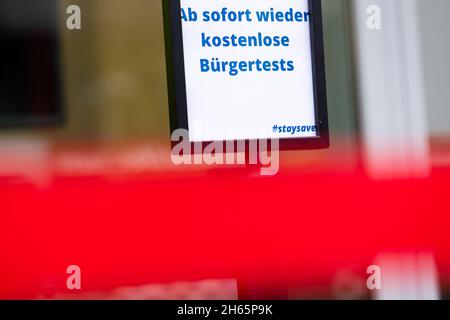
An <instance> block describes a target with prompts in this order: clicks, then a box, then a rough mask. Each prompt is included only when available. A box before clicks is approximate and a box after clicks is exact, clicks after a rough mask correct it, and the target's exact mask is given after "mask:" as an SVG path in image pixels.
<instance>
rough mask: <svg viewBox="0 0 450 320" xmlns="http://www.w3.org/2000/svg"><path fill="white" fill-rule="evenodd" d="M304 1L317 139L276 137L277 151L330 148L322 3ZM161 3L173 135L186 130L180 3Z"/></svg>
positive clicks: (187, 123) (205, 144) (165, 1)
mask: <svg viewBox="0 0 450 320" xmlns="http://www.w3.org/2000/svg"><path fill="white" fill-rule="evenodd" d="M308 1H309V11H310V14H311V22H310V34H311V53H312V54H311V59H312V68H313V87H314V109H315V115H316V127H317V136H316V137H306V138H298V137H296V138H280V139H279V150H307V149H326V148H328V147H329V146H330V135H329V126H328V110H327V94H326V75H325V55H324V43H323V25H322V4H321V0H308ZM162 3H163V14H164V34H165V44H166V64H167V83H168V98H169V114H170V126H171V132H174V131H175V130H177V129H186V130H189V121H188V105H187V96H186V75H185V65H184V50H183V32H182V20H181V4H180V0H162ZM261 139H262V138H261ZM212 142H213V141H203V142H202V144H203V145H204V146H207V145H209V144H211V143H212ZM224 142H225V141H224ZM246 142H248V140H246ZM194 149H195V148H191V150H194Z"/></svg>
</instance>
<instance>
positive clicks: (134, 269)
mask: <svg viewBox="0 0 450 320" xmlns="http://www.w3.org/2000/svg"><path fill="white" fill-rule="evenodd" d="M69 5H78V6H79V7H80V8H81V21H82V29H81V30H68V29H67V28H66V19H67V17H68V16H69V15H67V14H66V9H67V7H68V6H69ZM371 5H376V6H378V8H380V10H381V30H370V29H369V28H368V27H367V19H368V17H370V11H369V12H368V11H367V10H368V8H369V7H370V6H371ZM322 6H323V21H324V41H325V51H326V52H325V55H326V73H327V86H328V88H327V96H328V110H329V118H330V121H329V122H330V128H331V129H330V130H331V132H330V133H331V139H332V141H331V148H330V149H328V150H322V151H290V152H283V153H282V154H281V159H280V161H281V164H280V173H279V174H278V175H277V176H275V177H269V178H260V177H256V176H255V175H254V172H253V170H254V168H246V167H245V166H243V167H231V168H228V167H203V166H200V167H189V166H187V167H177V166H174V165H172V164H171V160H170V142H169V141H170V132H169V116H168V103H167V85H166V65H165V49H164V31H163V21H162V5H161V2H160V1H148V0H129V1H126V2H124V1H119V0H89V1H88V0H73V1H66V0H60V1H57V0H40V1H34V2H33V3H29V1H23V0H14V1H11V0H0V18H1V21H0V39H1V42H2V48H3V49H2V53H1V55H0V58H1V61H0V66H1V70H0V72H1V82H0V83H1V88H0V93H1V94H0V220H1V223H0V253H1V255H2V258H0V282H1V283H2V286H1V288H0V298H4V299H12V298H25V299H36V298H45V299H47V298H48V299H52V298H62V299H84V298H94V299H109V298H119V299H129V298H134V299H165V298H166V299H183V298H194V299H195V298H199V299H202V298H229V299H236V298H239V297H243V296H245V297H248V296H250V297H253V296H256V297H265V296H267V295H269V296H270V294H271V293H274V294H275V293H278V292H280V291H283V290H285V291H286V292H287V293H286V297H289V298H291V299H302V298H325V299H353V298H355V299H370V298H380V299H383V298H412V299H442V298H448V297H449V296H450V292H449V289H450V236H449V235H448V230H449V227H450V206H449V204H448V201H447V196H448V191H449V187H448V185H449V182H450V180H449V179H450V123H449V120H450V105H449V101H450V90H448V89H449V86H448V83H449V82H450V78H449V77H450V62H449V61H448V57H449V56H450V37H448V30H449V29H450V22H449V21H448V19H447V16H446V12H448V11H449V10H450V2H449V1H447V0H427V1H425V0H395V1H391V0H371V1H366V0H323V1H322ZM5 43H6V44H7V45H6V46H3V44H5ZM4 48H7V49H4ZM261 199H264V201H262V200H261ZM373 264H377V265H380V266H381V267H382V269H381V270H382V271H383V270H385V273H383V275H385V276H383V277H382V281H383V289H382V290H376V291H373V290H372V291H371V290H369V289H368V288H367V286H366V279H367V277H368V274H367V268H368V267H369V266H370V265H373ZM69 265H78V266H80V268H81V270H82V284H83V287H82V290H78V291H71V290H69V289H68V288H67V287H66V279H67V277H68V275H67V274H66V268H67V267H68V266H69ZM239 292H241V294H239Z"/></svg>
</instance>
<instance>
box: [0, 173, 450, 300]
mask: <svg viewBox="0 0 450 320" xmlns="http://www.w3.org/2000/svg"><path fill="white" fill-rule="evenodd" d="M299 172H302V170H300V169H298V168H296V167H295V166H287V167H284V166H282V167H281V171H280V173H279V175H278V176H276V177H257V176H256V175H252V174H250V173H249V170H246V169H244V168H231V169H224V168H222V169H214V170H210V171H204V170H198V171H195V170H191V171H183V170H172V171H170V170H168V171H165V170H162V171H161V172H153V173H149V174H147V175H141V176H135V177H134V178H128V179H124V178H123V177H122V178H120V179H117V181H111V179H105V178H101V177H99V176H97V177H96V176H95V175H91V176H90V177H84V178H82V177H77V178H73V177H72V178H71V177H68V176H66V177H64V176H62V175H61V176H59V177H56V178H55V179H53V180H52V183H50V184H49V185H48V186H45V187H40V188H36V187H33V186H29V185H25V184H19V183H14V184H12V183H10V181H6V182H8V183H6V182H5V181H4V182H3V183H2V180H0V210H1V216H0V217H1V223H0V252H1V266H0V298H7V299H10V298H25V299H29V298H36V297H38V296H42V295H44V296H45V295H49V296H51V295H53V294H54V293H56V292H63V293H64V292H67V289H66V287H65V285H66V278H67V275H66V273H65V271H66V268H67V266H69V265H72V264H76V265H79V266H80V267H81V269H82V277H83V291H101V290H111V289H113V288H115V287H118V286H136V285H144V284H150V283H168V282H174V281H187V280H200V279H214V278H236V277H242V276H244V277H245V276H247V275H249V274H251V275H252V277H256V278H259V277H261V279H266V280H267V279H271V277H272V276H273V277H274V279H276V278H277V277H279V273H283V274H286V275H289V277H290V281H291V282H293V283H296V284H302V285H305V286H308V285H322V284H324V283H327V282H329V279H330V277H332V275H333V274H334V273H335V272H336V270H337V269H339V268H347V267H351V268H353V269H354V270H358V271H359V272H361V274H365V270H366V268H367V266H368V265H370V264H372V263H373V262H374V259H375V258H376V256H377V255H378V254H380V253H384V252H431V253H433V254H434V257H435V259H436V264H437V266H438V269H439V274H440V275H441V277H442V278H443V279H444V281H445V279H447V280H449V279H450V278H448V275H450V250H449V248H450V234H449V230H450V205H449V199H448V198H449V181H450V168H443V169H437V170H434V171H433V173H432V176H431V177H430V178H428V179H423V180H407V181H405V180H402V181H389V182H373V181H371V180H370V179H368V178H366V177H364V175H363V174H351V173H343V172H341V171H340V170H338V169H336V170H334V169H331V170H330V169H326V170H319V171H318V172H317V171H316V172H315V173H314V172H311V173H309V174H300V173H299ZM280 270H281V271H280ZM446 277H447V278H446ZM448 284H449V283H448V281H447V285H448Z"/></svg>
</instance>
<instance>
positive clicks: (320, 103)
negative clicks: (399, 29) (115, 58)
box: [165, 0, 329, 149]
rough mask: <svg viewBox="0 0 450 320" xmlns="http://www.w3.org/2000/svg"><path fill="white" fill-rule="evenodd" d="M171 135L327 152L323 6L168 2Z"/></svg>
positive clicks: (233, 0) (234, 0)
mask: <svg viewBox="0 0 450 320" xmlns="http://www.w3.org/2000/svg"><path fill="white" fill-rule="evenodd" d="M165 21H166V48H167V61H168V74H169V96H170V109H171V125H172V130H176V129H180V128H184V129H187V130H189V139H190V141H191V142H210V141H236V140H238V141H241V140H256V139H280V146H281V148H295V149H300V148H305V149H306V148H326V147H328V145H329V143H328V140H329V139H328V119H327V111H326V90H325V72H324V54H323V36H322V19H321V5H320V1H316V0H310V1H308V0H283V1H273V0H245V1H243V0H228V1H210V0H181V1H180V0H169V1H165Z"/></svg>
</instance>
